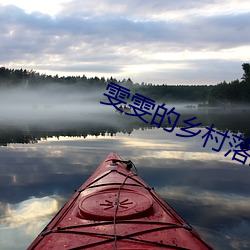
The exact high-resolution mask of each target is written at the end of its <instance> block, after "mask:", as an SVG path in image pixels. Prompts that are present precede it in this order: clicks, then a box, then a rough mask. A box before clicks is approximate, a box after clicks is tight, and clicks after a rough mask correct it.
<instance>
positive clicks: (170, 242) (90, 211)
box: [28, 153, 212, 250]
mask: <svg viewBox="0 0 250 250" xmlns="http://www.w3.org/2000/svg"><path fill="white" fill-rule="evenodd" d="M132 166H133V164H132V162H130V161H123V160H122V159H121V158H120V157H119V156H118V155H117V154H116V153H110V154H109V155H108V156H107V158H106V159H105V160H104V161H103V162H102V163H101V164H100V165H99V167H98V168H97V170H96V171H95V172H94V173H93V175H92V176H91V177H90V178H89V179H88V180H87V181H86V182H85V183H84V184H83V185H82V186H81V187H80V188H79V189H78V190H77V191H76V192H75V194H74V195H73V196H72V198H71V199H70V200H69V201H68V202H67V203H66V204H65V205H64V207H63V208H62V209H61V210H60V211H59V212H58V213H57V215H56V216H55V217H54V218H53V219H52V221H51V222H50V223H49V224H48V225H47V226H46V227H45V229H44V230H43V231H42V233H41V234H39V235H38V237H37V238H36V239H35V241H34V242H33V243H32V244H31V245H30V247H29V248H28V249H100V248H103V249H144V250H145V249H212V248H211V247H210V246H209V245H208V244H207V243H206V242H204V241H203V240H202V239H201V237H200V236H199V234H198V233H197V232H196V231H195V230H194V229H193V228H192V227H191V226H190V225H189V224H187V222H185V220H184V219H182V218H181V217H180V216H179V215H178V214H177V213H176V212H175V211H174V210H173V208H172V207H171V206H170V205H169V204H167V203H166V202H165V201H164V200H163V199H161V198H160V196H159V195H158V194H157V193H156V192H155V191H154V190H153V189H152V188H151V187H149V186H148V185H147V183H145V182H144V181H143V180H142V179H141V178H140V177H139V176H138V175H137V174H136V173H135V172H133V171H132V169H131V168H132Z"/></svg>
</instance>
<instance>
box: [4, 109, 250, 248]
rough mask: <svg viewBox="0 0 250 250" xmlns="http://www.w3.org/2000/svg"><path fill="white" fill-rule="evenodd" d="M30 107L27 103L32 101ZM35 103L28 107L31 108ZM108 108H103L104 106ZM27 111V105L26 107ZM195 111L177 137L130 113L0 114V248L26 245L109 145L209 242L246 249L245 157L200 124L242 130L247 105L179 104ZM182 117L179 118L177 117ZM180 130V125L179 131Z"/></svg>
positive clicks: (249, 224) (249, 217) (249, 218)
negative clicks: (192, 124)
mask: <svg viewBox="0 0 250 250" xmlns="http://www.w3.org/2000/svg"><path fill="white" fill-rule="evenodd" d="M33 108H34V107H33ZM36 108H37V107H35V109H36ZM108 108H109V109H110V107H108ZM33 111H34V110H33ZM179 112H180V114H181V115H182V117H184V118H185V119H188V118H191V117H194V116H197V118H198V120H199V121H200V122H202V126H201V127H200V128H195V129H193V131H198V129H201V133H200V134H199V135H197V136H195V137H191V138H183V137H178V136H176V133H181V132H182V131H181V130H180V126H181V124H178V126H177V128H175V129H174V131H173V132H172V133H168V132H165V131H164V130H163V129H162V128H157V127H154V126H150V125H147V124H145V123H144V122H142V121H140V120H139V118H137V117H129V116H125V115H119V114H118V113H115V112H113V110H112V112H110V113H108V114H105V115H103V113H100V112H99V113H98V112H92V113H91V112H88V113H85V114H84V115H82V114H77V115H76V116H74V117H73V118H72V117H71V116H70V115H72V113H69V111H68V113H66V115H65V118H61V119H59V118H58V117H57V118H56V119H52V118H53V116H52V113H51V114H50V116H49V117H48V119H45V118H46V117H43V119H40V120H39V121H38V120H37V119H23V120H22V119H21V118H20V117H19V118H18V122H13V121H16V120H15V119H14V118H13V117H9V118H8V119H7V118H6V117H5V119H2V120H1V121H0V143H1V145H2V146H1V148H0V159H1V161H0V190H1V192H0V242H1V249H25V248H27V246H28V245H29V244H30V243H31V242H32V241H33V240H34V238H35V237H36V236H37V234H38V233H40V231H41V230H42V229H43V227H44V226H45V225H46V224H47V223H48V222H49V221H50V220H51V218H52V217H53V215H54V214H55V213H56V212H57V211H58V210H59V208H60V207H61V206H62V205H63V204H64V202H65V201H67V200H68V199H69V197H70V196H71V195H72V194H73V191H74V190H75V189H77V188H78V187H79V186H80V185H81V184H82V183H83V182H84V181H85V180H86V179H87V178H88V177H89V176H90V175H91V173H92V172H93V171H94V170H95V168H96V167H97V166H98V164H99V163H100V162H101V161H102V160H103V159H104V158H105V157H106V156H107V154H108V153H110V152H111V151H116V152H117V153H118V154H119V155H120V156H122V158H124V159H131V160H132V161H133V162H134V164H135V165H136V167H137V169H138V172H139V175H140V176H141V177H142V178H143V179H144V180H145V181H146V182H147V183H148V184H149V185H150V186H153V187H154V188H155V190H156V191H157V192H158V193H159V194H160V195H161V196H162V197H163V198H164V199H165V200H166V201H167V202H168V203H169V204H170V205H171V206H172V207H174V209H175V210H176V211H177V212H178V213H179V214H180V215H181V216H182V217H184V218H185V219H186V220H187V221H188V222H189V223H190V224H191V225H192V226H194V228H196V229H197V231H198V232H199V233H200V234H201V235H202V236H203V237H204V238H205V239H206V240H207V242H209V243H210V244H211V245H212V246H213V247H214V248H215V249H250V213H249V211H250V197H249V194H250V185H249V180H250V167H249V164H250V159H248V160H247V162H246V164H245V165H243V164H241V163H240V162H237V161H235V160H234V161H233V160H232V154H230V155H229V156H228V157H224V154H225V153H226V152H227V151H228V150H229V149H230V146H229V145H226V147H223V149H222V151H221V152H215V151H213V150H212V147H215V148H216V147H217V148H218V144H216V143H213V141H209V142H208V144H207V146H206V147H202V145H203V143H204V139H202V138H201V135H204V134H205V133H206V132H207V130H206V128H205V126H210V125H211V124H212V123H214V124H215V129H216V130H218V131H225V130H226V129H229V130H230V134H229V135H230V136H231V134H232V133H241V134H243V135H244V136H245V138H250V137H249V135H250V133H249V131H250V129H249V125H248V124H249V119H250V118H249V111H248V110H236V111H234V112H233V111H229V110H201V111H199V112H198V111H197V110H184V109H183V110H180V111H179ZM182 120H183V119H182ZM182 133H183V132H182Z"/></svg>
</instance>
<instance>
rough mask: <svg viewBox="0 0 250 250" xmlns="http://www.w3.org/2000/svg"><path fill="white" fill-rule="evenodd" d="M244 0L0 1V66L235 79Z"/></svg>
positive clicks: (247, 17) (248, 39)
mask: <svg viewBox="0 0 250 250" xmlns="http://www.w3.org/2000/svg"><path fill="white" fill-rule="evenodd" d="M249 23H250V1H249V0H241V1H240V4H239V1H238V0H216V1H215V0H203V1H200V0H178V1H170V0H154V1H152V0H127V1H117V0H53V1H52V0H50V1H47V0H43V1H34V0H31V1H29V0H22V1H20V0H0V67H7V68H14V69H20V68H23V69H33V70H35V71H37V72H39V73H46V74H51V75H56V74H58V75H59V76H82V75H86V76H87V77H94V76H98V77H103V76H104V77H105V78H110V77H111V76H112V77H115V78H117V79H118V80H123V79H124V78H126V79H127V78H129V77H130V78H131V79H132V80H133V81H134V82H138V83H141V82H146V83H153V84H217V83H220V82H222V81H224V80H225V81H228V82H230V81H232V80H235V79H240V78H241V77H242V75H243V71H242V67H241V65H242V64H243V63H245V62H250V26H249Z"/></svg>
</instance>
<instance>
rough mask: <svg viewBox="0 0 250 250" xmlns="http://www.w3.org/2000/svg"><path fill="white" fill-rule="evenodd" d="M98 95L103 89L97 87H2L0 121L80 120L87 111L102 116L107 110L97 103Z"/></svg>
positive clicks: (88, 117)
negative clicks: (85, 88)
mask: <svg viewBox="0 0 250 250" xmlns="http://www.w3.org/2000/svg"><path fill="white" fill-rule="evenodd" d="M102 95H103V92H101V91H98V90H96V91H85V90H83V89H77V88H74V87H73V88H72V87H70V86H61V85H51V86H47V87H43V88H41V87H40V88H36V89H28V88H15V89H14V88H13V89H2V90H1V91H0V121H1V123H2V122H9V121H11V122H14V123H18V122H28V123H32V122H43V121H50V122H55V121H61V120H65V121H67V120H79V121H84V120H85V119H88V120H89V119H90V114H99V115H101V116H102V117H104V116H105V114H108V113H110V111H111V110H110V109H107V107H106V106H105V105H100V100H101V98H102ZM112 111H113V110H112ZM112 111H111V112H112Z"/></svg>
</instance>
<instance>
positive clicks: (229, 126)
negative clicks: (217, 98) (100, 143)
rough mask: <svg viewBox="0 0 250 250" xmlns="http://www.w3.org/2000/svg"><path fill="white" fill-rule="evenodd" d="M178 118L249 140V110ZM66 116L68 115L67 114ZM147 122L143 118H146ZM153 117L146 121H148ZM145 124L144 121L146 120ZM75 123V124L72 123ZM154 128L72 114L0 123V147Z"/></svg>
mask: <svg viewBox="0 0 250 250" xmlns="http://www.w3.org/2000/svg"><path fill="white" fill-rule="evenodd" d="M176 111H177V112H178V113H179V114H181V118H180V119H179V120H178V123H177V127H185V126H187V124H185V123H183V121H184V120H187V119H190V118H193V117H197V120H194V121H193V123H194V124H198V123H199V122H202V126H201V127H206V126H211V125H212V124H215V127H216V128H217V130H219V131H226V130H229V131H230V132H232V133H236V134H238V133H240V134H242V135H243V137H244V138H245V139H249V138H250V127H249V126H248V124H250V115H249V114H250V109H245V110H241V109H239V110H221V109H215V110H213V109H200V110H197V109H195V110H187V109H179V110H178V109H177V110H176ZM67 116H68V114H67ZM145 119H146V118H145ZM151 119H152V117H149V118H148V121H150V120H151ZM146 120H147V119H146ZM72 121H74V122H72ZM169 126H170V125H169V124H168V122H167V119H164V122H163V123H162V126H161V127H169ZM155 127H156V125H150V122H149V123H148V124H146V123H145V122H143V121H141V120H140V119H139V118H138V117H131V116H127V115H124V114H123V115H119V114H117V113H115V112H113V113H112V112H103V113H100V112H99V113H86V114H82V113H81V114H75V116H74V117H73V118H72V119H67V120H62V118H60V119H58V117H55V119H49V120H48V119H45V120H38V121H37V120H35V121H32V120H30V121H27V120H19V121H18V122H16V121H15V120H7V121H4V122H3V121H1V120H0V145H2V146H7V145H8V144H10V143H23V144H27V143H37V142H38V141H39V140H41V139H47V138H52V137H57V138H59V137H60V136H70V137H84V138H85V137H87V136H88V135H94V136H105V135H107V134H108V135H111V136H113V135H115V134H117V133H121V132H122V133H125V134H131V133H132V132H133V131H134V130H137V129H141V128H142V129H151V128H155Z"/></svg>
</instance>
